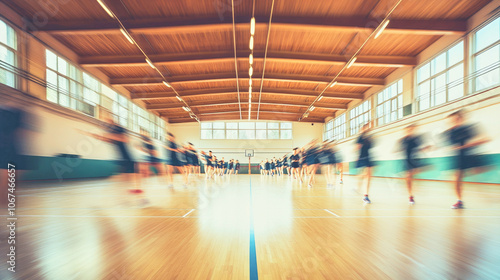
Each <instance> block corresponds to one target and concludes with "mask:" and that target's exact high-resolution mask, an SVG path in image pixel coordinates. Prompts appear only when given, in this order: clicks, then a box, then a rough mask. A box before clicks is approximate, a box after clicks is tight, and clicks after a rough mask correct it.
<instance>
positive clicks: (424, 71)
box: [417, 63, 431, 82]
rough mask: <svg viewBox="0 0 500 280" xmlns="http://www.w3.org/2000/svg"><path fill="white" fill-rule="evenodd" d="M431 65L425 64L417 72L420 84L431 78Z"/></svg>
mask: <svg viewBox="0 0 500 280" xmlns="http://www.w3.org/2000/svg"><path fill="white" fill-rule="evenodd" d="M430 74H431V72H430V64H429V63H427V64H424V65H423V66H422V67H420V69H418V71H417V80H418V82H421V81H423V80H426V79H428V78H429V77H430Z"/></svg>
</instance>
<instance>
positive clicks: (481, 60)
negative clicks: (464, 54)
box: [475, 45, 500, 71]
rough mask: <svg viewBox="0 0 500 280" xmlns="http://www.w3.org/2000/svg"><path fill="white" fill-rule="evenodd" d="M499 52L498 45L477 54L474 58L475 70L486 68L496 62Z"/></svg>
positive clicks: (499, 47)
mask: <svg viewBox="0 0 500 280" xmlns="http://www.w3.org/2000/svg"><path fill="white" fill-rule="evenodd" d="M499 53H500V45H497V46H495V47H494V48H491V49H489V50H487V51H485V52H484V53H482V54H480V55H478V56H477V57H476V59H475V69H476V71H479V70H482V69H484V68H487V67H488V66H490V65H492V64H494V63H498V61H500V59H499Z"/></svg>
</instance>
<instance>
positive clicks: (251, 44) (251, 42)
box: [249, 36, 253, 50]
mask: <svg viewBox="0 0 500 280" xmlns="http://www.w3.org/2000/svg"><path fill="white" fill-rule="evenodd" d="M249 47H250V49H251V50H253V36H250V44H249Z"/></svg>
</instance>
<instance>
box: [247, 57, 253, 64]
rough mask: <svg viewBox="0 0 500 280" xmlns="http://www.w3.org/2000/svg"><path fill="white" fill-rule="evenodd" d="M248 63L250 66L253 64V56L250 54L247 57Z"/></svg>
mask: <svg viewBox="0 0 500 280" xmlns="http://www.w3.org/2000/svg"><path fill="white" fill-rule="evenodd" d="M248 61H249V62H250V65H252V64H253V54H250V56H248Z"/></svg>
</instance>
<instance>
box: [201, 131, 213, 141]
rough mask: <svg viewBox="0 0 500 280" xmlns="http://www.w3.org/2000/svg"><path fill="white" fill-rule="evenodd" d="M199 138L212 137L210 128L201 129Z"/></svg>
mask: <svg viewBox="0 0 500 280" xmlns="http://www.w3.org/2000/svg"><path fill="white" fill-rule="evenodd" d="M201 139H212V130H208V129H202V130H201Z"/></svg>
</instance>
